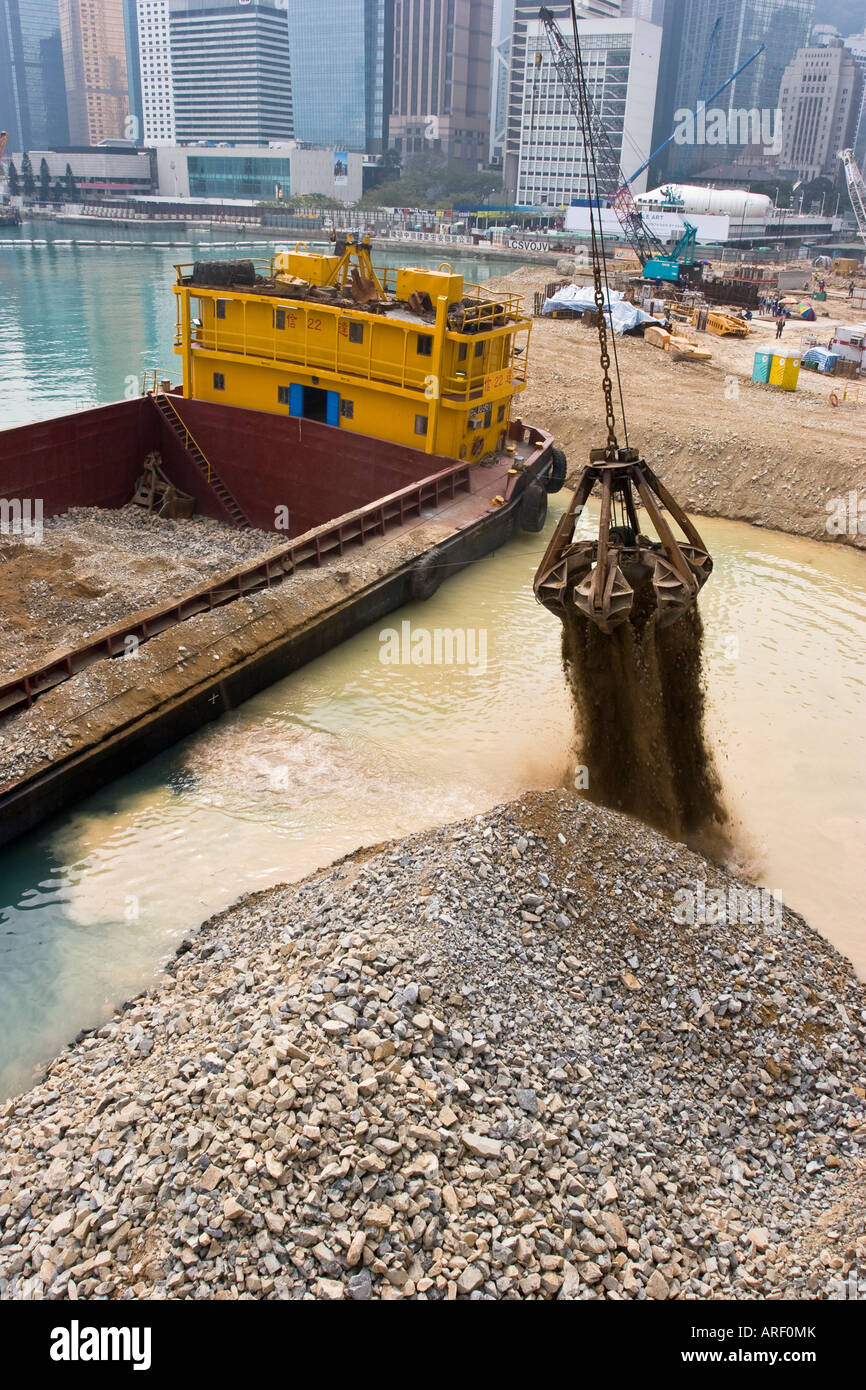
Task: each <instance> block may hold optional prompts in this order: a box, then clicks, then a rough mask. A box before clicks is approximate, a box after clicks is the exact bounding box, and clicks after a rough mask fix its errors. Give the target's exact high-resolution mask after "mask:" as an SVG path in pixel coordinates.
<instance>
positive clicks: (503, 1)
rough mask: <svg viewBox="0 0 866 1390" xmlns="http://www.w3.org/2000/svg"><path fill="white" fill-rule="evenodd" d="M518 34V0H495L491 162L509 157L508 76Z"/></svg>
mask: <svg viewBox="0 0 866 1390" xmlns="http://www.w3.org/2000/svg"><path fill="white" fill-rule="evenodd" d="M513 33H514V0H493V42H492V46H491V57H490V149H489V154H488V159H489V161H490V163H491V164H501V163H502V161H503V159H504V158H505V139H506V135H507V131H508V79H509V75H510V71H511V39H512V35H513Z"/></svg>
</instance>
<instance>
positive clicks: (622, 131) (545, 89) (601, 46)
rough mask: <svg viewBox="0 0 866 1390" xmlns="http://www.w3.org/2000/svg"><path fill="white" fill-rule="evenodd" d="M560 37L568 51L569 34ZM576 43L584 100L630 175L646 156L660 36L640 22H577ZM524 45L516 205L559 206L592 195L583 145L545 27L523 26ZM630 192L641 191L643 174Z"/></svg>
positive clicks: (620, 20) (650, 27) (536, 25)
mask: <svg viewBox="0 0 866 1390" xmlns="http://www.w3.org/2000/svg"><path fill="white" fill-rule="evenodd" d="M563 36H564V38H565V39H566V42H567V43H568V46H569V47H571V46H572V45H571V43H570V42H569V39H570V37H571V36H570V34H569V32H568V31H567V30H563ZM579 38H580V47H581V52H582V56H583V67H584V73H585V75H586V80H587V88H588V91H589V96H590V99H591V101H592V104H593V106H594V107H595V110H596V111H598V112H602V113H603V115H604V123H605V127H606V130H607V135H608V138H609V140H610V143H611V146H612V147H613V150H614V153H615V154H616V156H617V158H618V160H619V164H620V167H621V168H622V170H623V172H624V173H625V174H626V175H628V174H631V173H632V172H633V171H634V170H635V169H637V168H638V166H639V165H640V164H642V163H643V162H644V160H645V159H646V158H647V156H648V155H649V153H650V132H651V130H652V113H653V108H654V106H655V99H656V83H657V79H658V67H659V55H660V53H661V42H662V31H661V29H660V28H659V27H658V25H655V24H647V23H646V22H645V21H644V20H641V19H607V20H604V19H597V20H581V21H580V26H579ZM526 39H527V43H526V48H525V57H524V64H525V71H524V80H523V119H522V122H521V134H520V144H519V147H518V157H517V183H516V190H515V201H516V202H517V203H518V204H521V205H523V206H535V207H537V206H539V205H545V206H551V207H561V206H563V205H567V204H569V203H571V202H572V201H573V200H575V199H583V198H587V197H589V196H591V189H590V186H589V181H588V178H587V167H586V158H585V151H584V144H583V140H582V138H581V133H580V128H579V124H578V121H577V118H576V117H575V115H574V114H573V112H572V108H571V104H570V102H569V97H568V93H567V92H566V90H565V88H564V86H563V84H562V82H561V81H560V77H559V73H558V71H557V69H556V67H555V65H554V63H553V61H552V57H551V53H550V49H549V47H548V44H547V40H546V35H545V31H544V28H543V26H542V25H541V24H540V23H538V22H537V21H536V22H535V24H531V25H529V26H528V27H527V32H526ZM539 57H540V60H539ZM632 188H633V189H634V191H635V192H636V193H640V192H643V191H644V189H645V188H646V173H645V172H644V173H643V175H641V177H639V178H638V179H635V180H634V182H633V184H632Z"/></svg>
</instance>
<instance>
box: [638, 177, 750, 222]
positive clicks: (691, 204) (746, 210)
mask: <svg viewBox="0 0 866 1390" xmlns="http://www.w3.org/2000/svg"><path fill="white" fill-rule="evenodd" d="M635 201H636V203H637V204H638V206H639V207H643V208H663V207H664V208H668V207H670V206H671V204H675V205H676V207H677V209H678V211H680V212H682V213H684V214H685V215H686V216H688V214H689V213H690V212H693V213H695V214H698V213H716V214H718V215H720V216H722V217H730V219H731V221H732V222H733V221H741V220H742V219H743V218H747V219H748V220H749V221H754V222H758V221H764V220H765V219H766V218H767V217H769V215H770V212H771V210H772V207H773V200H772V198H768V197H767V195H766V194H765V193H749V191H748V189H745V188H703V187H702V186H701V185H700V184H696V183H666V184H664V185H663V186H662V187H661V188H653V189H650V191H649V192H648V193H639V194H638V195H637V198H636V199H635Z"/></svg>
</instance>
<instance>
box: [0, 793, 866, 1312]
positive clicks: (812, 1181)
mask: <svg viewBox="0 0 866 1390" xmlns="http://www.w3.org/2000/svg"><path fill="white" fill-rule="evenodd" d="M697 881H701V882H705V883H706V884H707V885H709V886H716V887H719V886H721V887H725V888H728V887H730V885H731V880H730V879H729V878H728V876H727V875H726V874H725V873H724V871H723V870H721V869H719V868H717V867H715V866H713V865H711V864H709V863H708V862H707V861H705V860H703V859H701V858H700V857H699V856H697V855H695V854H692V853H691V852H690V851H688V850H686V849H685V848H684V847H683V846H681V845H675V844H673V843H671V842H670V841H668V840H666V839H664V838H663V837H662V836H660V835H657V834H656V833H655V832H653V831H651V830H649V829H647V828H646V827H644V826H642V825H639V824H637V823H636V822H634V821H631V820H628V819H626V818H624V817H621V816H618V815H616V814H614V813H612V812H610V811H606V810H602V809H599V808H597V807H594V806H592V805H591V804H590V803H588V802H585V801H581V800H578V799H576V798H574V797H571V796H567V795H565V794H563V793H558V792H551V793H546V794H537V795H532V796H531V797H527V798H526V799H525V801H524V802H522V803H520V804H513V805H510V806H506V807H502V808H499V809H497V810H494V811H493V812H491V813H490V814H488V815H486V816H479V817H477V818H475V819H473V820H470V821H467V822H465V823H463V824H460V825H451V826H447V827H444V828H443V829H440V830H437V831H434V832H430V833H426V834H423V835H415V836H412V837H410V838H409V839H407V840H405V841H403V842H401V843H397V844H392V845H388V846H385V847H383V848H380V849H378V850H373V851H363V852H359V853H358V854H356V855H354V856H350V857H349V859H347V860H344V861H342V862H340V863H339V864H337V865H335V866H333V867H332V868H331V869H328V870H325V871H322V872H320V873H318V874H316V875H314V876H313V877H311V878H309V879H306V880H305V881H304V882H302V883H300V884H298V885H294V886H281V887H279V888H275V889H272V890H269V891H267V892H265V893H262V894H259V895H256V896H253V897H249V898H246V899H244V900H242V901H241V902H239V903H238V904H237V905H236V906H234V907H233V908H231V909H230V910H229V911H227V912H224V913H222V914H221V915H220V916H218V917H215V918H213V919H211V920H210V921H209V922H208V923H206V924H205V926H204V927H203V929H202V930H201V932H200V934H199V935H198V936H197V937H196V939H195V940H194V941H192V942H187V943H184V946H183V948H182V949H181V952H180V953H179V954H178V956H177V957H176V958H175V959H174V960H173V961H172V963H171V964H170V966H169V969H168V972H167V974H166V975H165V976H164V977H163V978H161V979H160V980H159V981H158V982H157V983H156V984H155V986H154V988H153V989H152V990H151V991H150V992H149V993H148V994H146V995H145V996H142V997H140V998H138V999H136V1000H134V1001H132V1003H131V1004H129V1005H128V1006H127V1007H126V1008H125V1009H124V1010H122V1011H121V1012H120V1013H119V1014H118V1015H117V1016H116V1017H115V1019H114V1020H113V1021H112V1022H110V1023H109V1024H107V1025H106V1026H105V1027H102V1028H100V1029H98V1030H97V1031H96V1032H94V1033H92V1034H87V1035H84V1036H82V1037H81V1038H80V1039H79V1040H78V1041H77V1042H76V1043H75V1044H74V1045H72V1046H71V1047H70V1048H69V1050H68V1051H67V1052H66V1053H64V1054H63V1055H62V1056H61V1057H60V1058H59V1059H57V1060H56V1061H55V1062H54V1063H53V1064H52V1065H51V1067H50V1068H49V1070H48V1073H47V1075H46V1077H45V1079H44V1080H43V1082H42V1083H41V1084H40V1085H39V1086H37V1087H36V1088H35V1089H34V1090H33V1091H31V1092H29V1093H28V1094H26V1095H24V1096H22V1097H19V1098H18V1099H15V1100H11V1101H9V1102H8V1103H7V1104H6V1105H5V1107H3V1109H2V1111H0V1152H2V1159H0V1297H2V1298H13V1299H21V1298H51V1299H66V1298H74V1297H77V1298H110V1299H117V1298H145V1299H148V1298H158V1299H162V1298H188V1299H199V1298H213V1297H216V1298H227V1299H235V1298H276V1299H304V1298H322V1299H356V1300H358V1299H359V1300H366V1299H371V1298H372V1299H403V1298H419V1299H434V1300H438V1299H454V1298H473V1299H500V1298H517V1299H527V1298H528V1299H553V1298H562V1299H599V1298H612V1299H647V1298H649V1299H660V1300H661V1299H674V1298H698V1299H710V1298H712V1299H716V1298H724V1299H738V1298H765V1297H792V1298H804V1299H805V1298H815V1297H820V1298H837V1299H838V1298H847V1297H858V1296H862V1295H863V1294H864V1293H866V1280H864V1274H863V1268H862V1259H863V1255H864V1253H866V1243H864V1242H866V1237H864V1220H863V1202H862V1195H863V1187H864V1183H863V1170H862V1166H861V1165H862V1160H861V1159H860V1157H859V1156H860V1155H861V1154H862V1145H863V1141H864V1138H866V1125H864V1114H863V1110H864V1106H863V1097H864V1092H863V1089H862V1077H863V1051H864V1048H863V1044H864V1027H863V1025H864V1019H866V1013H864V1005H866V999H864V990H863V986H862V985H861V984H860V983H859V982H858V981H857V979H856V977H855V974H854V971H853V969H852V968H851V966H850V965H849V964H848V962H847V961H845V960H844V959H843V958H842V957H841V956H840V955H839V954H838V953H837V952H836V951H835V950H834V949H833V948H832V947H831V946H829V945H828V944H827V943H826V942H825V941H824V940H822V939H821V937H819V936H818V935H817V934H816V933H815V932H813V931H812V930H811V929H810V928H809V927H808V926H807V925H806V924H805V923H804V922H803V921H802V920H801V919H800V918H799V917H797V916H796V915H795V914H793V913H791V912H789V911H787V910H786V911H784V913H783V914H781V916H780V917H779V918H778V920H776V921H774V922H771V923H770V924H769V925H763V924H760V923H759V924H745V925H744V924H743V923H742V922H741V923H739V924H737V925H735V926H730V927H724V926H720V925H718V924H714V925H712V926H702V925H700V923H698V924H696V925H691V926H688V927H683V926H679V925H677V924H676V921H675V913H674V911H673V903H674V895H675V894H676V893H677V892H678V891H679V890H682V889H683V888H687V889H689V891H692V890H693V889H694V887H695V884H696V882H697Z"/></svg>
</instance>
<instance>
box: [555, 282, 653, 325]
mask: <svg viewBox="0 0 866 1390" xmlns="http://www.w3.org/2000/svg"><path fill="white" fill-rule="evenodd" d="M594 308H595V290H594V289H593V287H592V285H563V287H562V289H561V290H557V291H556V294H554V295H551V297H550V299H546V300H545V301H544V307H543V309H542V310H541V312H542V315H544V316H546V317H548V318H549V317H550V315H551V314H552V313H553V311H554V310H555V309H574V310H577V311H580V310H581V309H594ZM604 312H605V315H606V317H607V320H608V323H612V324H613V331H614V333H619V334H623V333H629V332H630V331H631V330H632V329H633V328H637V327H639V325H640V324H646V323H660V322H661V320H660V319H654V318H652V317H651V316H650V315H649V314H645V313H644V311H643V309H638V307H637V306H636V305H635V304H629V303H628V301H627V300H624V299H623V295H622V291H621V290H611V291H610V299H609V301H608V300H607V299H606V300H605V305H604Z"/></svg>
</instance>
